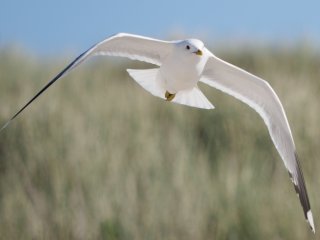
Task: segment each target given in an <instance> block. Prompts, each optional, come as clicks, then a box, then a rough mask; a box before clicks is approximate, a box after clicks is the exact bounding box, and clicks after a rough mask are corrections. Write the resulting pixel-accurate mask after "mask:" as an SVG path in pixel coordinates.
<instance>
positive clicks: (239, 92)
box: [200, 49, 314, 230]
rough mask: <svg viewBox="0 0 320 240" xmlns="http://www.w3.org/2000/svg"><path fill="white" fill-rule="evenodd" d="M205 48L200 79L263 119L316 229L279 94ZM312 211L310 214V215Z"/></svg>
mask: <svg viewBox="0 0 320 240" xmlns="http://www.w3.org/2000/svg"><path fill="white" fill-rule="evenodd" d="M206 51H207V53H208V54H209V56H210V57H209V59H208V62H207V64H206V66H205V68H204V71H203V75H202V77H201V79H200V81H202V82H204V83H206V84H208V85H210V86H212V87H215V88H217V89H219V90H221V91H223V92H225V93H227V94H229V95H232V96H233V97H235V98H237V99H239V100H240V101H242V102H244V103H246V104H248V105H249V106H250V107H252V108H253V109H254V110H255V111H256V112H258V114H259V115H260V116H261V117H262V118H263V120H264V122H265V123H266V125H267V128H268V130H269V134H270V136H271V139H272V141H273V143H274V145H275V146H276V148H277V150H278V152H279V154H280V156H281V158H282V160H283V162H284V165H285V166H286V168H287V169H288V172H289V174H290V177H291V180H292V182H293V184H294V186H295V190H296V191H297V193H298V195H299V199H300V202H301V205H302V207H303V210H304V214H305V217H306V219H307V220H308V221H309V223H310V226H311V228H312V229H313V230H314V226H313V219H311V218H312V214H311V210H310V203H309V199H308V194H307V190H306V186H305V182H304V178H303V174H302V171H301V168H300V164H299V160H298V158H297V154H296V149H295V145H294V141H293V138H292V134H291V130H290V127H289V124H288V121H287V117H286V114H285V112H284V109H283V107H282V104H281V102H280V100H279V98H278V96H277V95H276V93H275V92H274V90H273V89H272V88H271V86H270V85H269V84H268V83H267V82H266V81H264V80H263V79H261V78H258V77H256V76H254V75H252V74H250V73H248V72H246V71H244V70H243V69H240V68H238V67H236V66H234V65H232V64H229V63H227V62H225V61H223V60H221V59H219V58H217V57H216V56H214V55H213V54H212V53H211V52H210V51H209V50H207V49H206ZM309 211H310V213H309V215H310V216H311V217H309V216H308V212H309Z"/></svg>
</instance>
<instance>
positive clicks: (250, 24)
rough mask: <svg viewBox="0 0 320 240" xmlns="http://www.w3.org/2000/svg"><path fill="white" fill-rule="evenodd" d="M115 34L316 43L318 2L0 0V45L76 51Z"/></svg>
mask: <svg viewBox="0 0 320 240" xmlns="http://www.w3.org/2000/svg"><path fill="white" fill-rule="evenodd" d="M117 32H129V33H135V34H141V35H147V36H152V37H156V38H167V37H168V36H170V35H172V34H173V33H175V32H179V33H183V34H185V35H186V36H190V37H191V36H192V37H198V38H206V39H212V40H214V39H217V40H222V39H227V40H233V39H236V40H237V39H242V40H246V39H258V40H259V41H265V42H270V41H297V40H301V39H304V38H308V39H312V40H313V41H314V42H316V43H317V44H319V43H320V1H319V0H313V1H302V0H301V1H294V0H291V1H289V0H283V1H280V0H277V1H276V0H268V1H257V0H256V1H254V0H242V1H230V0H220V1H214V0H202V1H201V0H194V1H173V0H170V1H169V0H159V1H148V0H135V1H121V0H117V1H107V0H105V1H103V0H91V1H81V0H69V1H68V0H54V1H45V0H28V1H26V0H19V1H17V0H0V47H1V46H2V47H3V46H8V45H11V44H18V45H20V46H22V47H24V48H26V49H27V50H29V51H33V52H35V53H36V54H60V53H63V52H64V51H70V50H71V51H82V50H85V49H86V48H88V47H90V46H91V45H92V44H94V43H95V42H97V41H100V40H102V39H104V38H105V37H107V36H109V35H112V34H114V33H117Z"/></svg>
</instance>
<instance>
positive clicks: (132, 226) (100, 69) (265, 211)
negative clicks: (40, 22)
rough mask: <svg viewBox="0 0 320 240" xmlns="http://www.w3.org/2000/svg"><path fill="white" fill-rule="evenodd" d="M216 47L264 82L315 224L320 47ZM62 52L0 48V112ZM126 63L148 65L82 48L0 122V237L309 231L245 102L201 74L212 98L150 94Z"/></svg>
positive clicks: (318, 210) (266, 235) (272, 235)
mask: <svg viewBox="0 0 320 240" xmlns="http://www.w3.org/2000/svg"><path fill="white" fill-rule="evenodd" d="M217 55H218V56H220V57H222V58H223V59H225V60H227V61H230V62H232V63H233V64H236V65H238V66H240V67H243V68H245V69H247V70H248V71H250V72H253V73H255V74H257V75H259V76H261V77H263V78H265V79H267V80H268V81H269V82H270V84H271V85H272V86H273V87H274V89H275V90H276V92H277V93H278V95H279V97H280V99H281V100H282V102H283V105H284V107H285V109H286V112H287V115H288V119H289V122H290V125H291V128H292V132H293V135H294V138H295V142H296V146H297V149H298V153H299V155H300V158H301V165H302V168H303V171H304V175H305V180H306V184H307V188H308V191H309V197H310V201H311V205H312V208H313V214H314V217H315V225H316V231H317V230H318V231H320V226H319V224H318V223H319V222H320V218H319V214H320V205H319V193H320V192H319V186H320V178H319V177H318V176H319V172H320V162H319V159H318V158H319V155H320V147H319V146H320V129H319V122H320V108H319V102H320V78H319V77H320V55H319V54H318V53H315V51H314V50H313V49H312V48H310V47H307V46H303V45H301V46H297V47H295V48H287V49H285V50H283V48H281V47H270V48H269V47H268V48H255V49H252V48H241V49H240V48H239V49H238V48H234V50H229V51H220V52H219V53H218V54H217ZM68 61H71V58H69V57H68V58H67V59H60V60H58V59H40V58H37V57H34V56H32V55H31V54H21V52H19V51H17V50H13V49H11V50H7V49H2V50H0V104H1V105H0V123H4V122H5V121H6V120H7V119H8V118H9V117H10V116H11V115H12V114H13V113H14V112H15V111H16V110H18V108H19V107H20V106H21V105H22V104H24V103H25V102H26V100H28V99H29V98H30V97H31V96H32V95H33V94H34V93H35V92H36V91H37V90H38V89H39V88H40V87H42V86H43V85H44V84H45V83H46V82H47V81H48V80H49V79H50V78H51V77H53V76H54V75H55V74H56V73H58V71H60V70H61V69H62V68H63V67H64V66H65V65H66V64H67V63H68ZM135 67H136V68H145V67H152V66H150V65H145V64H141V63H137V62H130V61H116V62H113V59H111V58H98V59H96V60H93V61H89V63H87V64H84V65H82V66H80V67H79V68H78V70H77V71H75V72H72V73H71V74H70V75H69V76H67V77H66V78H64V79H63V80H62V81H59V82H57V83H56V84H55V85H54V86H53V87H51V88H50V89H49V90H48V91H47V92H46V94H44V95H43V96H41V97H40V98H39V100H37V101H36V102H35V103H34V104H33V105H31V107H30V108H29V109H27V110H26V111H25V112H24V113H23V115H21V117H19V118H18V119H17V120H16V121H15V122H13V123H12V125H10V126H9V127H8V128H7V129H6V130H5V131H4V132H2V133H1V135H0V233H1V234H0V238H1V239H151V240H153V239H168V240H171V239H172V240H173V239H184V240H188V239H190V240H191V239H192V240H194V239H268V240H269V239H292V240H293V239H299V240H301V239H310V238H312V237H313V236H312V235H313V234H312V233H311V231H310V230H309V228H308V225H307V224H306V222H305V220H304V216H303V212H302V209H301V207H300V203H299V200H298V198H297V197H296V194H295V192H294V189H293V186H292V184H291V182H290V180H289V177H288V174H287V171H286V170H285V168H284V166H283V164H282V161H281V159H280V157H279V155H278V153H277V152H276V150H275V148H274V146H273V144H272V142H271V140H270V138H269V135H268V132H267V129H266V127H265V126H264V124H263V121H262V120H261V119H260V118H259V116H258V115H257V114H256V113H255V112H254V111H253V110H251V109H250V108H249V107H247V106H246V105H244V104H242V103H241V102H238V101H237V100H235V99H234V98H232V97H229V96H227V95H225V94H223V93H221V92H219V91H217V90H215V89H212V88H210V87H207V86H204V85H200V88H201V89H203V91H204V92H205V94H206V95H207V96H208V98H209V99H210V100H211V101H212V103H213V104H214V105H215V106H216V109H215V110H212V111H205V110H198V109H193V108H188V107H183V106H180V105H175V104H170V103H167V102H165V101H161V100H159V99H157V98H154V97H152V96H151V95H149V94H148V93H147V92H145V91H144V90H142V89H141V88H140V87H139V86H138V85H137V84H136V83H135V82H134V81H132V80H131V79H130V78H129V77H128V75H127V74H126V72H125V68H135ZM312 239H314V238H312Z"/></svg>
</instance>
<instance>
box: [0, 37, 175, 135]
mask: <svg viewBox="0 0 320 240" xmlns="http://www.w3.org/2000/svg"><path fill="white" fill-rule="evenodd" d="M172 47H173V44H172V42H168V41H161V40H157V39H153V38H148V37H143V36H138V35H133V34H127V33H119V34H116V35H114V36H111V37H109V38H107V39H105V40H103V41H101V42H99V43H97V44H96V45H94V46H92V47H91V48H89V49H88V50H87V51H85V52H84V53H82V54H81V55H80V56H78V57H77V58H76V59H75V60H74V61H73V62H71V63H70V64H69V65H68V66H67V67H66V68H65V69H64V70H62V71H61V72H60V73H59V74H58V75H57V76H56V77H54V78H53V79H52V80H51V81H50V82H48V83H47V85H45V86H44V87H43V88H42V89H41V90H40V91H39V92H38V93H37V94H36V95H35V96H34V97H33V98H31V99H30V101H28V102H27V103H26V104H25V105H24V106H23V107H22V108H21V109H20V110H19V111H18V112H17V113H16V114H15V115H13V116H12V117H11V118H10V119H9V120H8V121H7V122H6V123H5V124H4V125H3V126H2V128H1V129H0V132H1V131H2V130H3V129H5V128H6V127H7V126H8V125H9V124H10V122H11V121H12V120H13V119H15V118H16V117H17V116H18V115H19V114H20V113H21V112H22V111H23V110H24V109H25V108H26V107H27V106H28V105H30V104H31V103H32V102H33V101H34V100H35V99H36V98H38V97H39V96H40V95H41V94H42V93H43V92H44V91H45V90H46V89H47V88H48V87H50V86H51V85H52V84H53V83H54V82H55V81H57V80H58V79H60V78H62V77H63V76H65V75H66V74H67V73H68V72H70V71H71V70H72V69H74V68H75V67H76V66H78V65H79V64H80V63H82V62H83V61H84V60H86V59H87V58H88V57H90V56H94V55H109V56H120V57H127V58H130V59H134V60H139V61H144V62H149V63H152V64H156V65H159V66H160V65H161V63H162V61H163V59H164V58H165V57H166V56H167V55H168V54H170V52H171V49H172Z"/></svg>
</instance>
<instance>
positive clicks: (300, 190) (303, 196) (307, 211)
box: [289, 152, 315, 233]
mask: <svg viewBox="0 0 320 240" xmlns="http://www.w3.org/2000/svg"><path fill="white" fill-rule="evenodd" d="M294 155H295V159H296V163H297V169H296V173H294V174H295V175H296V177H294V176H293V174H292V173H290V172H289V176H290V178H291V180H292V182H293V185H294V189H295V191H296V193H297V195H298V197H299V200H300V203H301V206H302V208H303V213H304V216H305V219H306V220H307V222H308V223H309V226H310V228H311V230H312V232H313V233H315V227H314V222H313V216H312V212H311V206H310V202H309V197H308V193H307V188H306V184H305V181H304V177H303V173H302V170H301V166H300V161H299V157H298V154H297V153H296V152H295V154H294ZM295 178H296V181H295Z"/></svg>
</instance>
